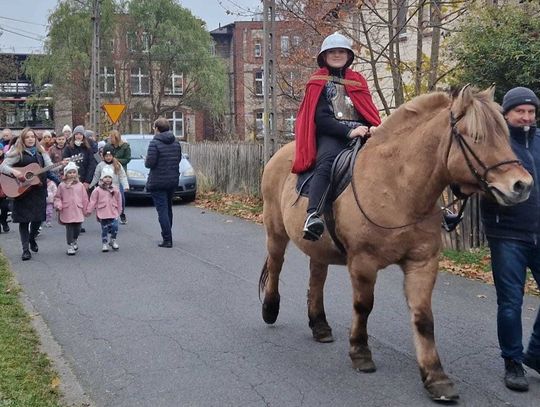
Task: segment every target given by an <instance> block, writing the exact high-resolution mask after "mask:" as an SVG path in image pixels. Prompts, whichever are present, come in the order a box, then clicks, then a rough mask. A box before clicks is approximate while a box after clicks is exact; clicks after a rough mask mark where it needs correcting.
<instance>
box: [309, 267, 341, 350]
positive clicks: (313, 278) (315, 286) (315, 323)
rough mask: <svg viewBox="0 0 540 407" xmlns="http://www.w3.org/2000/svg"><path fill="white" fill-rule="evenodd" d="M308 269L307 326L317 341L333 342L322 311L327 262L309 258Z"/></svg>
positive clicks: (330, 330) (330, 329)
mask: <svg viewBox="0 0 540 407" xmlns="http://www.w3.org/2000/svg"><path fill="white" fill-rule="evenodd" d="M309 271H310V275H309V289H308V292H307V306H308V317H309V327H310V328H311V332H312V334H313V339H315V340H316V341H317V342H333V341H334V337H333V336H332V328H330V325H328V322H327V321H326V314H325V312H324V283H325V282H326V276H327V274H328V264H323V263H318V262H316V261H314V260H313V259H310V262H309Z"/></svg>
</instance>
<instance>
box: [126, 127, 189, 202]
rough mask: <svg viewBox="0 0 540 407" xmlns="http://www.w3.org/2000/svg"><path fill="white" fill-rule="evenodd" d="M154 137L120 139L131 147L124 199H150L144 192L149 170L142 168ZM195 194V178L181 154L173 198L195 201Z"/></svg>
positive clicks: (139, 135)
mask: <svg viewBox="0 0 540 407" xmlns="http://www.w3.org/2000/svg"><path fill="white" fill-rule="evenodd" d="M153 137H154V136H153V135H152V134H124V135H122V138H123V139H124V141H126V142H128V143H129V145H130V147H131V161H130V162H129V163H128V165H127V178H128V182H129V190H128V191H126V198H128V199H131V198H150V197H151V195H150V192H148V191H147V190H146V181H147V180H148V173H149V172H150V170H149V169H148V168H146V167H145V166H144V158H145V157H146V153H147V151H148V144H149V143H150V140H152V138H153ZM196 193H197V178H196V176H195V171H194V170H193V167H192V166H191V163H190V162H189V160H188V156H187V155H186V154H182V160H181V161H180V177H179V178H178V187H177V188H176V190H175V191H174V196H175V197H179V198H181V199H182V200H183V201H186V202H191V201H193V200H195V195H196Z"/></svg>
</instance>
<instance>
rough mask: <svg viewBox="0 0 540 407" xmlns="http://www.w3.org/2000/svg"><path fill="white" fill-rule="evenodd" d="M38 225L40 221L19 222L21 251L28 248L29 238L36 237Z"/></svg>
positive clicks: (33, 238)
mask: <svg viewBox="0 0 540 407" xmlns="http://www.w3.org/2000/svg"><path fill="white" fill-rule="evenodd" d="M40 226H41V221H39V222H22V223H19V235H20V236H21V244H22V249H23V251H27V250H28V243H29V242H30V240H35V239H36V236H37V234H38V229H39V227H40Z"/></svg>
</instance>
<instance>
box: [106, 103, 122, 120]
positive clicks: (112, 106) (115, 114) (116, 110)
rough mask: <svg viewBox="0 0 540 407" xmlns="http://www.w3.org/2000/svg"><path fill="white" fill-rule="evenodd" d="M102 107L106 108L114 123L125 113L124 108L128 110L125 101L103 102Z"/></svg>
mask: <svg viewBox="0 0 540 407" xmlns="http://www.w3.org/2000/svg"><path fill="white" fill-rule="evenodd" d="M101 107H102V108H103V110H105V112H106V113H107V116H109V119H111V122H112V124H116V123H117V122H118V120H119V119H120V117H121V116H122V113H124V110H126V105H125V104H123V103H103V104H102V105H101Z"/></svg>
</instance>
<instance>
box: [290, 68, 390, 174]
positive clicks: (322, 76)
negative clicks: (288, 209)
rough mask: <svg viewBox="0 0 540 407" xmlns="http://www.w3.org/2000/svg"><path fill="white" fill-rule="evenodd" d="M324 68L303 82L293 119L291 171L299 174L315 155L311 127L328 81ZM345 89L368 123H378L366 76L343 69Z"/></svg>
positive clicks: (327, 73)
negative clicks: (300, 96) (302, 95)
mask: <svg viewBox="0 0 540 407" xmlns="http://www.w3.org/2000/svg"><path fill="white" fill-rule="evenodd" d="M328 75H329V71H328V68H321V69H319V70H318V71H316V72H315V73H314V74H313V75H312V76H311V78H310V79H309V81H308V83H307V85H306V93H305V95H304V100H302V103H301V104H300V110H299V111H298V116H297V118H296V125H295V138H296V153H295V156H294V163H293V167H292V172H293V173H295V174H300V173H302V172H305V171H307V170H309V169H310V168H311V167H312V166H313V165H314V164H315V159H316V157H317V141H316V134H315V133H316V128H315V110H316V109H317V103H318V101H319V97H320V96H321V92H322V91H323V89H324V86H325V85H326V82H328V80H330V76H328ZM345 90H346V91H347V95H349V97H350V98H351V100H352V102H353V105H354V107H355V108H356V110H357V111H358V112H359V113H360V114H361V115H362V117H363V118H364V119H366V120H367V121H368V123H369V124H370V125H371V126H378V125H379V124H381V117H380V116H379V110H378V109H377V107H376V106H375V104H374V103H373V99H372V98H371V93H370V92H369V89H368V85H367V81H366V79H365V78H364V77H363V76H362V75H361V74H359V73H358V72H355V71H353V70H352V69H349V68H347V69H346V70H345Z"/></svg>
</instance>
